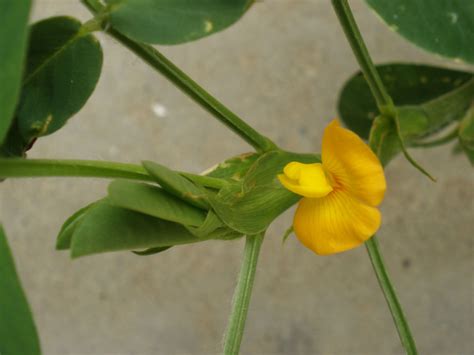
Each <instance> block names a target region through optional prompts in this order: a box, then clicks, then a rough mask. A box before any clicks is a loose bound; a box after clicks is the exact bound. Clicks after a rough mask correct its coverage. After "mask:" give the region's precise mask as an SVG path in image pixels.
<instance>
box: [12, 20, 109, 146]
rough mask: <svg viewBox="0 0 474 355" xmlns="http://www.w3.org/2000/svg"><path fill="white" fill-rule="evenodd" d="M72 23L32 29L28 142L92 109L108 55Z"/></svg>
mask: <svg viewBox="0 0 474 355" xmlns="http://www.w3.org/2000/svg"><path fill="white" fill-rule="evenodd" d="M81 26H82V25H81V23H80V22H79V21H78V20H76V19H74V18H70V17H53V18H49V19H46V20H43V21H40V22H38V23H36V24H34V25H33V26H32V27H31V32H30V42H29V48H28V58H27V59H28V60H27V66H26V72H25V77H24V80H23V89H22V93H21V100H20V104H19V107H18V111H17V120H18V128H19V130H20V133H21V135H22V136H23V138H24V139H25V140H27V141H31V140H32V139H34V138H35V137H40V136H45V135H48V134H51V133H53V132H54V131H56V130H58V129H59V128H61V127H62V126H63V125H64V124H65V123H66V121H67V120H68V119H69V118H70V117H71V116H73V115H74V114H75V113H76V112H78V111H79V110H80V109H81V108H82V106H84V104H85V103H86V101H87V100H88V98H89V97H90V95H91V94H92V92H93V91H94V88H95V86H96V84H97V81H98V79H99V76H100V71H101V68H102V49H101V47H100V44H99V42H98V41H97V39H96V38H95V37H94V36H92V35H91V34H87V33H85V32H84V31H81Z"/></svg>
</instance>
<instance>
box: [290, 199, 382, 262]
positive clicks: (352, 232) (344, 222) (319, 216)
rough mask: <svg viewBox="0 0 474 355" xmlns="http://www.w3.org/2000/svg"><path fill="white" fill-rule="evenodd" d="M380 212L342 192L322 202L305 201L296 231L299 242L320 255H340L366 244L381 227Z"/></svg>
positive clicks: (302, 203) (300, 209)
mask: <svg viewBox="0 0 474 355" xmlns="http://www.w3.org/2000/svg"><path fill="white" fill-rule="evenodd" d="M380 222H381V215H380V212H379V210H378V209H377V208H375V207H372V206H369V205H366V204H364V203H362V202H361V201H360V200H358V199H357V198H355V197H353V196H351V194H350V193H347V192H346V191H343V190H334V191H333V192H331V193H330V194H329V195H327V196H325V197H322V198H303V199H302V200H301V201H300V203H299V205H298V209H297V210H296V214H295V218H294V221H293V227H294V230H295V234H296V236H297V237H298V239H299V240H300V241H301V243H303V244H304V245H305V246H306V247H308V248H310V249H311V250H313V251H314V252H315V253H316V254H319V255H329V254H334V253H339V252H342V251H345V250H348V249H352V248H355V247H357V246H358V245H360V244H362V243H363V242H365V241H366V240H367V239H369V238H370V237H371V236H373V235H374V234H375V232H376V231H377V230H378V228H379V227H380Z"/></svg>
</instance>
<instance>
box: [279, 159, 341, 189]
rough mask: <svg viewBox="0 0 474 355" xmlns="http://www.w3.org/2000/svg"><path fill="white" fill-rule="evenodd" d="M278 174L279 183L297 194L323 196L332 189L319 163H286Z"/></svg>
mask: <svg viewBox="0 0 474 355" xmlns="http://www.w3.org/2000/svg"><path fill="white" fill-rule="evenodd" d="M283 173H284V174H280V175H278V179H279V180H280V182H281V184H282V185H283V186H284V187H285V188H287V189H288V190H290V191H291V192H294V193H296V194H298V195H301V196H305V197H323V196H326V195H327V194H328V193H330V192H331V191H332V190H333V187H332V186H331V185H330V183H329V181H328V178H327V176H326V173H325V172H324V169H323V166H322V164H321V163H313V164H303V163H299V162H291V163H288V164H287V165H286V166H285V168H284V169H283Z"/></svg>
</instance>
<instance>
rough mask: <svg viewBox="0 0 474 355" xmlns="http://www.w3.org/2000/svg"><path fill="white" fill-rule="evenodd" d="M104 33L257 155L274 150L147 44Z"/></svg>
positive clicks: (93, 5) (90, 2)
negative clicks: (223, 125) (224, 126)
mask: <svg viewBox="0 0 474 355" xmlns="http://www.w3.org/2000/svg"><path fill="white" fill-rule="evenodd" d="M81 1H82V2H83V3H84V4H85V6H87V8H88V9H89V10H91V12H92V13H94V14H95V15H98V14H99V15H100V14H103V11H104V9H105V7H104V6H103V5H101V4H100V3H99V2H98V1H96V0H81ZM107 33H108V34H109V35H111V36H112V37H114V38H115V39H116V40H118V41H119V42H120V43H122V44H123V45H124V46H125V47H127V48H128V49H129V50H131V51H132V52H133V53H135V54H136V55H137V56H138V57H140V58H141V59H142V60H143V61H145V62H146V63H147V64H149V65H150V66H151V67H153V68H154V69H155V70H157V71H158V72H160V73H161V74H162V75H164V76H165V77H166V78H167V79H168V80H170V81H171V82H172V83H173V84H174V85H175V86H177V87H178V88H179V89H181V90H182V91H183V92H184V93H185V94H187V95H188V96H189V97H191V98H192V99H193V100H194V101H195V102H196V103H198V104H199V105H201V106H202V107H203V108H204V109H206V110H207V111H208V112H210V113H211V114H212V115H213V116H214V117H215V118H217V119H218V120H219V121H221V122H222V123H224V124H225V125H226V126H227V127H229V128H230V129H231V130H233V131H234V132H235V133H237V134H238V135H239V136H240V137H242V138H243V139H244V140H245V141H246V142H247V143H249V144H250V145H251V146H252V147H254V148H255V149H256V150H257V151H269V150H273V149H277V146H276V145H275V143H273V142H272V141H271V140H270V139H269V138H267V137H265V136H263V135H261V134H260V133H259V132H257V131H256V130H255V129H254V128H252V127H251V126H249V125H248V124H247V123H246V122H245V121H243V120H242V119H241V118H240V117H239V116H237V115H236V114H235V113H234V112H232V111H231V110H229V109H228V108H227V107H226V106H224V105H223V104H222V103H221V102H220V101H218V100H217V99H216V98H214V97H213V96H212V95H211V94H210V93H208V92H207V91H206V90H204V89H203V88H202V87H201V86H199V84H198V83H196V82H195V81H194V80H192V79H191V78H190V77H189V76H188V75H186V73H184V72H183V71H182V70H181V69H179V68H178V67H177V66H176V65H174V64H173V63H172V62H171V61H170V60H169V59H167V58H166V57H165V56H164V55H163V54H161V53H160V52H159V51H158V50H156V49H155V48H153V47H152V46H149V45H147V44H143V43H138V42H135V41H134V40H132V39H130V38H128V37H126V36H124V35H122V34H121V33H120V32H118V31H116V30H114V29H113V28H110V29H109V30H107Z"/></svg>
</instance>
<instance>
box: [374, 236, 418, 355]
mask: <svg viewBox="0 0 474 355" xmlns="http://www.w3.org/2000/svg"><path fill="white" fill-rule="evenodd" d="M365 246H366V248H367V252H368V253H369V257H370V261H371V262H372V266H373V268H374V271H375V274H376V275H377V280H378V281H379V285H380V287H381V288H382V291H383V294H384V296H385V300H386V301H387V304H388V307H389V308H390V312H391V313H392V317H393V321H394V322H395V324H396V325H397V330H398V334H399V336H400V340H401V341H402V344H403V346H404V348H405V351H406V353H407V354H409V355H415V354H417V353H418V352H417V350H416V344H415V340H414V339H413V336H412V335H411V332H410V327H409V326H408V322H407V320H406V318H405V314H404V313H403V309H402V306H401V304H400V302H399V301H398V297H397V293H396V292H395V289H394V287H393V285H392V283H391V282H390V277H389V275H388V273H387V270H386V269H385V265H384V261H383V258H382V254H381V252H380V249H379V244H378V240H377V237H376V236H375V235H374V236H373V237H372V238H370V239H369V240H368V241H367V242H365Z"/></svg>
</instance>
